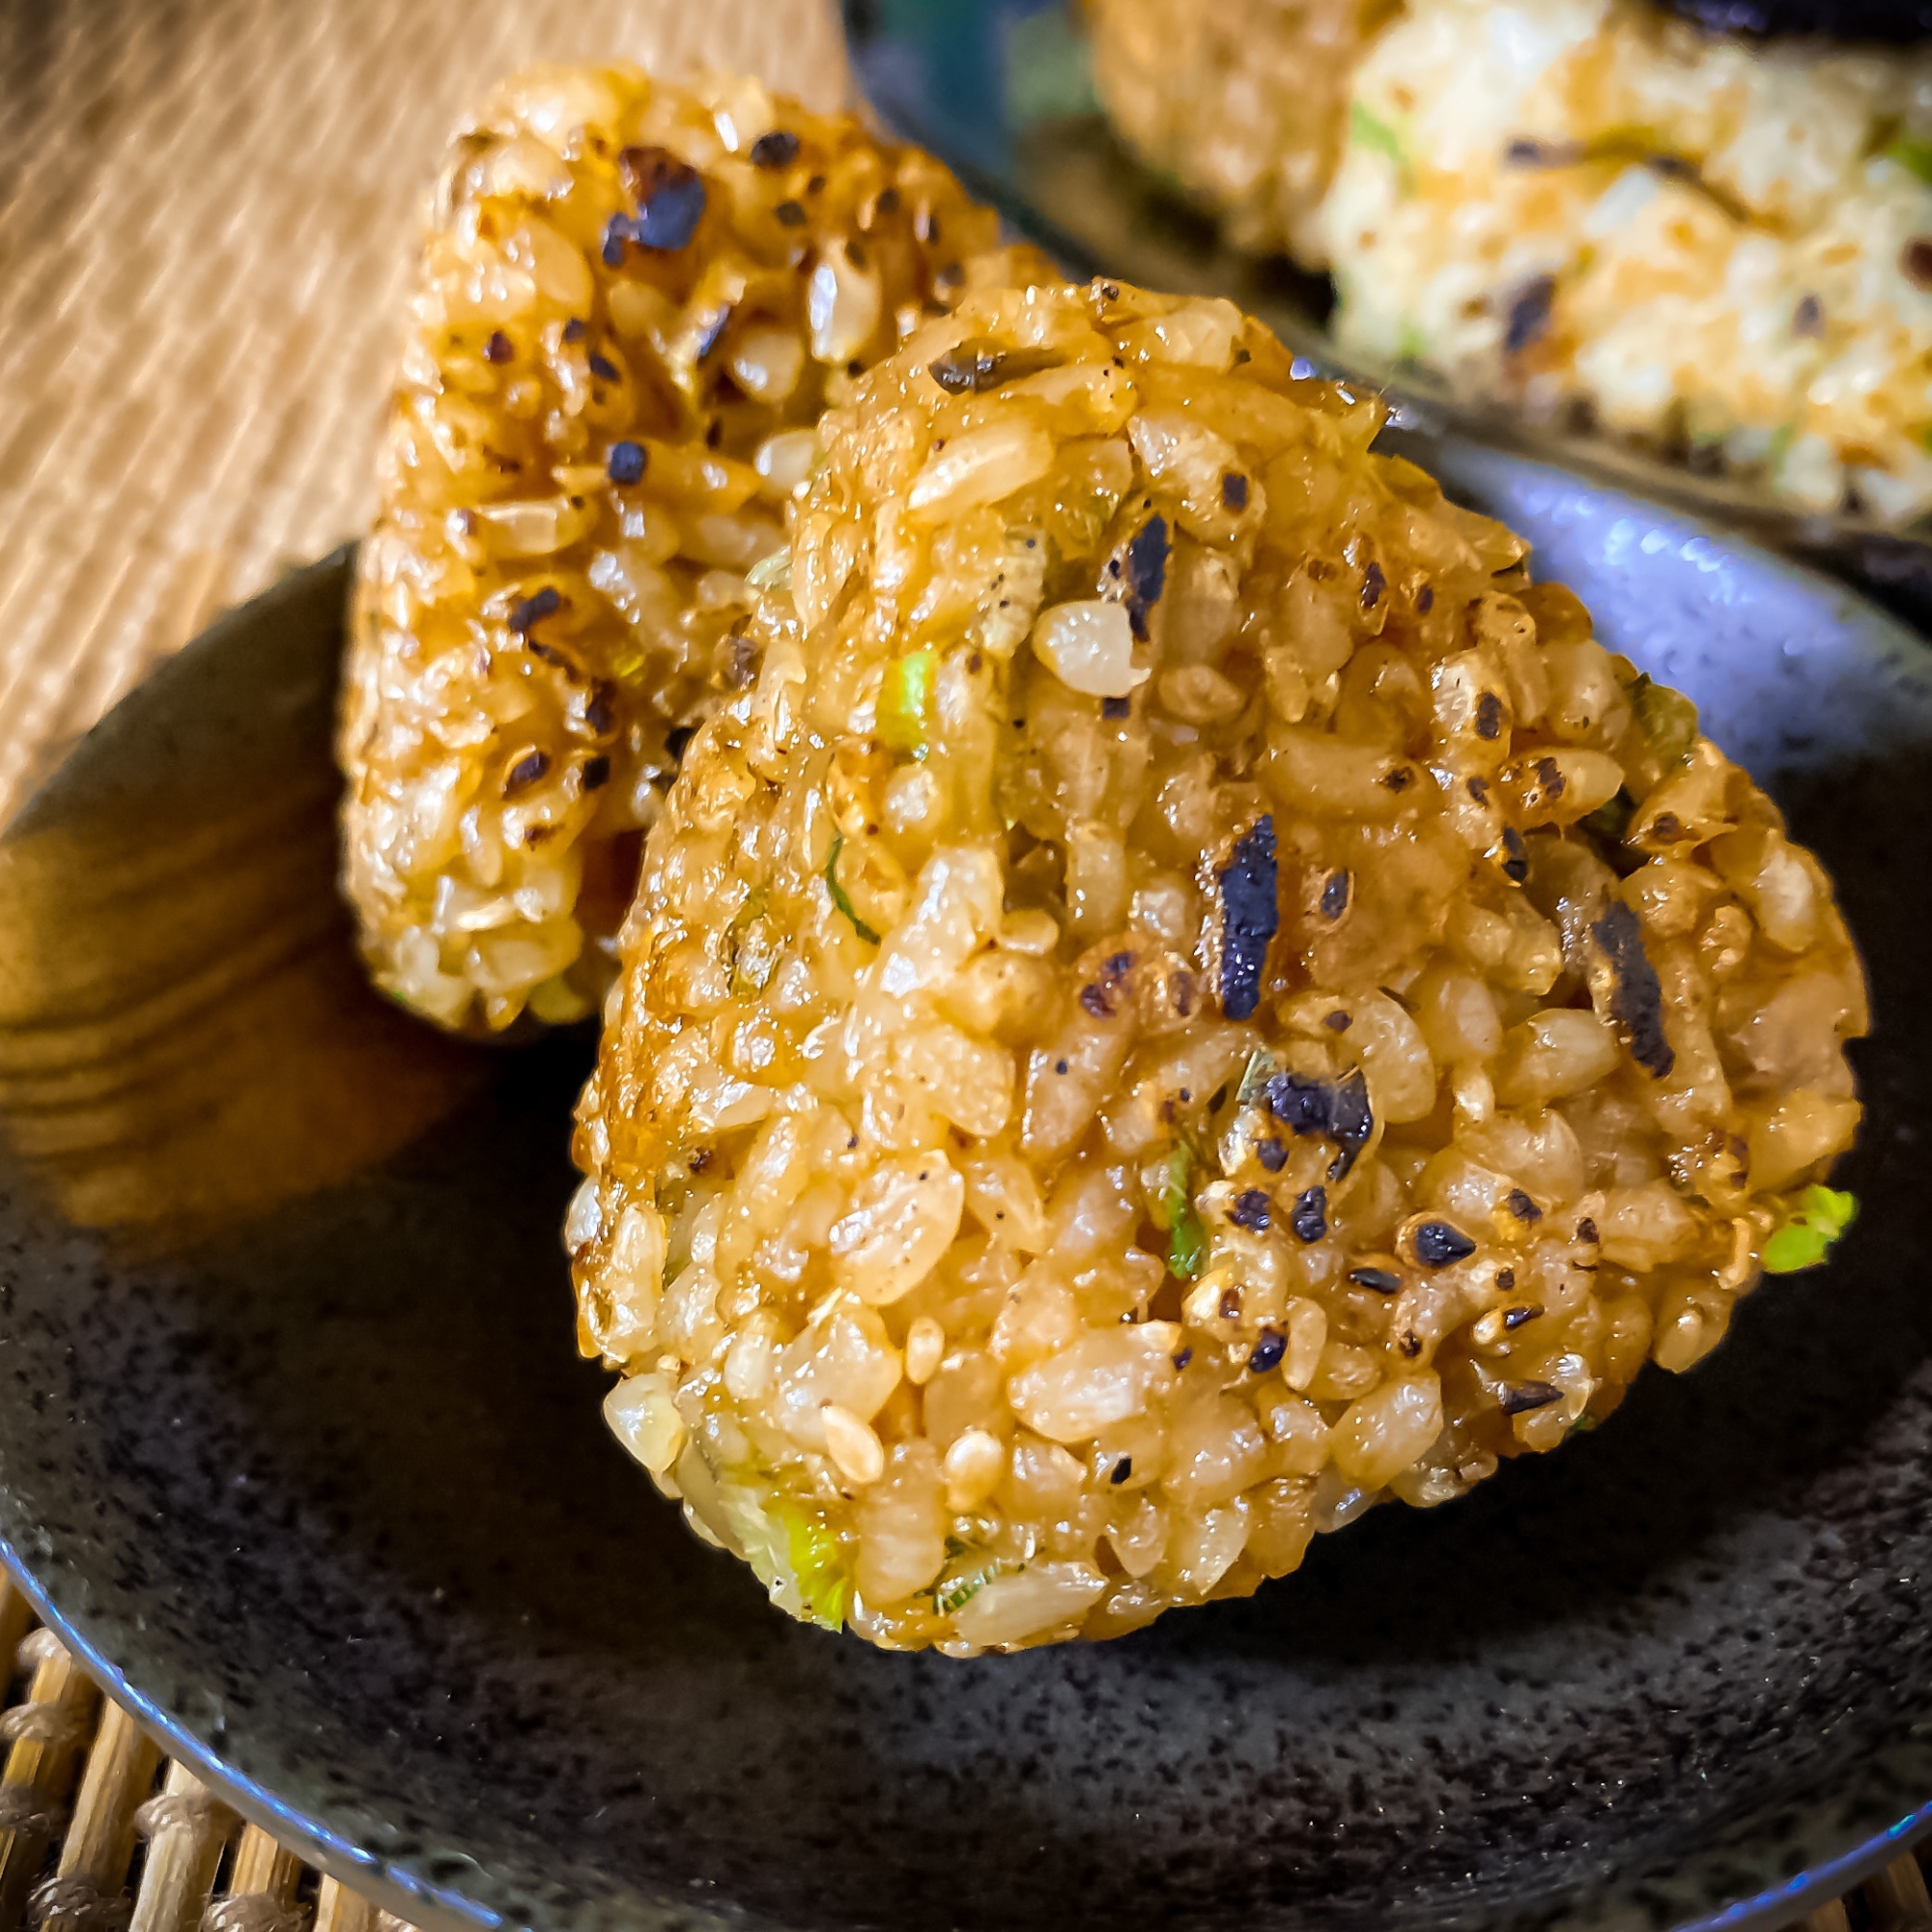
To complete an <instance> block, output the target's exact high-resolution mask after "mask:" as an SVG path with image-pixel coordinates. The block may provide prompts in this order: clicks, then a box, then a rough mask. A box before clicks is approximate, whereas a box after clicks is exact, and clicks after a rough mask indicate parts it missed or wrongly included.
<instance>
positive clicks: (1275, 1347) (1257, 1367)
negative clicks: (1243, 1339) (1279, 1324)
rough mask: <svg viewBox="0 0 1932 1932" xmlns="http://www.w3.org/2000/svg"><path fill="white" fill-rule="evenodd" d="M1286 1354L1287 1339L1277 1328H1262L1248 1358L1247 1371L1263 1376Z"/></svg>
mask: <svg viewBox="0 0 1932 1932" xmlns="http://www.w3.org/2000/svg"><path fill="white" fill-rule="evenodd" d="M1287 1353H1288V1337H1287V1336H1286V1335H1284V1334H1283V1333H1282V1332H1281V1330H1280V1329H1279V1328H1264V1329H1263V1330H1262V1332H1261V1335H1260V1337H1259V1338H1258V1339H1257V1340H1256V1342H1255V1346H1254V1351H1253V1352H1252V1353H1251V1354H1250V1355H1249V1356H1248V1368H1249V1370H1250V1371H1251V1372H1252V1373H1253V1374H1255V1375H1258V1376H1264V1375H1266V1374H1267V1372H1268V1371H1269V1370H1270V1369H1271V1368H1273V1367H1274V1366H1275V1365H1276V1364H1277V1363H1278V1362H1279V1361H1280V1360H1281V1358H1282V1357H1283V1356H1284V1355H1285V1354H1287Z"/></svg>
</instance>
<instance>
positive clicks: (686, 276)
mask: <svg viewBox="0 0 1932 1932" xmlns="http://www.w3.org/2000/svg"><path fill="white" fill-rule="evenodd" d="M1041 272H1044V264H1043V263H1042V262H1041V261H1040V260H1039V258H1037V256H1034V255H1033V254H1032V253H1031V251H1028V250H1024V249H1015V250H1007V249H1002V248H1000V247H999V246H998V236H997V224H996V223H995V221H994V218H993V216H992V215H991V214H990V213H987V212H986V211H985V210H983V209H980V208H978V207H975V206H974V205H973V204H972V203H971V202H970V201H968V200H967V199H966V197H965V196H964V195H963V194H962V192H961V191H960V188H959V185H958V184H957V183H956V182H954V181H953V180H952V176H950V175H949V174H948V173H947V172H946V171H945V169H943V168H942V167H940V166H939V165H938V163H937V162H935V161H933V160H931V159H929V158H928V157H927V156H923V155H921V154H919V153H917V152H916V151H913V150H910V149H902V148H896V147H893V146H891V145H889V144H887V143H884V142H881V141H878V140H875V139H874V138H872V137H871V136H870V135H868V134H867V133H866V132H865V131H864V130H863V129H862V128H860V127H859V126H858V125H857V124H856V123H855V122H853V121H851V120H849V119H845V118H837V119H827V118H824V117H821V116H817V115H812V114H808V113H807V112H806V111H805V110H804V109H803V108H801V107H800V106H798V105H797V103H796V102H793V101H788V100H781V99H772V98H771V97H770V96H768V95H766V94H765V92H764V91H763V90H762V89H761V88H760V87H758V86H757V85H756V84H755V83H753V82H749V81H732V82H720V83H717V84H714V85H709V86H704V87H699V88H697V89H696V90H694V91H686V90H682V89H677V88H671V87H666V86H662V85H658V84H656V83H653V82H651V81H649V80H647V79H646V78H645V77H644V76H643V75H642V74H641V73H639V71H636V70H634V69H626V68H586V69H556V70H544V71H536V72H532V73H527V74H524V75H522V76H520V77H518V78H516V79H514V80H511V81H509V82H508V83H506V84H505V85H504V87H502V88H501V89H500V90H499V91H498V92H497V95H496V96H495V97H494V98H493V99H491V100H490V101H489V102H488V103H487V104H486V105H485V107H484V109H483V111H482V112H481V114H480V115H478V117H477V118H476V120H475V121H474V122H473V123H471V125H470V126H469V127H468V128H465V129H464V130H463V131H462V132H461V133H460V134H459V135H458V136H457V138H456V141H455V145H454V148H453V151H452V153H451V156H450V159H449V164H448V167H447V169H446V171H445V173H444V176H443V179H442V183H441V185H440V189H439V190H438V195H437V201H436V209H435V216H434V221H433V224H432V228H431V233H430V236H429V239H428V241H427V242H426V244H425V246H424V251H423V258H422V266H421V272H420V276H419V279H418V285H417V289H416V294H415V298H414V300H413V303H412V313H411V333H410V339H409V342H408V346H407V348H406V350H405V353H404V356H403V364H402V370H401V375H400V379H399V382H398V386H397V391H396V396H395V401H394V405H393V408H392V411H391V416H390V422H389V431H388V438H387V443H386V446H385V450H384V460H383V469H382V476H381V495H382V507H381V514H380V518H379V521H378V524H377V527H376V530H375V533H374V534H373V535H372V536H371V537H370V538H369V540H368V541H367V542H366V543H365V544H364V545H363V546H362V552H361V560H360V568H359V581H358V585H357V592H356V604H355V621H354V643H353V647H352V651H351V656H350V666H349V680H348V694H349V695H348V698H347V703H346V707H345V713H344V718H343V723H342V731H341V753H342V761H343V765H344V768H345V770H346V771H347V773H348V776H349V780H350V792H349V798H348V803H347V806H346V809H345V813H344V836H345V859H344V867H343V876H344V884H345V887H346V890H347V892H348V895H349V896H350V898H351V900H352V901H353V902H354V904H355V910H356V912H357V914H358V916H359V919H360V922H361V930H362V944H363V949H364V951H365V952H366V953H367V955H368V958H369V961H370V964H371V966H372V967H373V969H374V971H375V975H376V978H377V980H379V981H380V982H381V984H382V985H383V986H384V988H386V989H387V990H388V991H389V992H390V993H392V994H394V995H395V997H396V998H398V999H399V1000H401V1001H403V1002H404V1003H405V1004H406V1005H409V1006H411V1007H413V1008H414V1009H416V1010H418V1011H419V1012H422V1013H424V1014H426V1015H427V1016H429V1017H430V1018H432V1019H435V1020H437V1021H439V1022H440V1023H441V1024H442V1025H444V1026H449V1027H456V1028H466V1029H469V1030H498V1029H501V1028H503V1027H506V1026H509V1025H510V1024H511V1023H513V1022H514V1021H515V1020H516V1019H517V1018H518V1017H519V1015H521V1014H522V1013H524V1012H526V1011H528V1012H529V1013H531V1014H532V1015H533V1016H534V1017H535V1018H536V1019H538V1020H544V1021H566V1020H571V1019H576V1018H581V1017H582V1016H583V1015H584V1014H586V1013H588V1012H590V1011H592V1010H593V1009H595V1007H596V1005H597V1003H598V1002H599V1000H601V998H602V996H603V991H604V988H605V986H606V984H607V983H608V981H609V980H610V977H611V971H612V962H611V937H612V935H613V934H614V932H615V930H616V927H617V924H618V922H619V920H620V919H621V918H622V915H623V908H624V906H625V904H626V902H627V901H628V899H629V896H630V893H631V889H632V886H633V885H634V883H635V881H636V875H637V861H638V845H639V835H640V834H641V832H642V831H643V829H644V827H645V826H647V825H648V824H649V823H650V821H651V819H652V817H653V816H654V815H655V813H656V811H657V809H658V802H659V800H660V798H661V797H662V795H663V790H664V787H665V786H666V785H667V784H668V782H669V781H670V778H671V775H672V773H673V771H674V770H675V768H676V763H677V755H678V752H679V750H680V748H681V746H682V744H683V742H684V740H685V739H686V738H687V737H688V736H689V734H690V731H691V729H692V727H693V726H694V725H696V724H697V723H698V722H699V721H700V720H701V719H702V718H703V717H704V716H705V715H706V713H707V712H708V711H709V709H710V708H711V707H712V706H713V705H714V704H715V703H716V702H717V701H718V698H719V696H720V695H721V694H722V693H725V692H727V691H730V690H733V689H736V688H739V687H740V686H742V685H743V684H744V682H745V681H746V680H747V679H748V678H749V677H750V676H751V667H752V653H751V646H750V645H749V643H748V642H747V639H746V632H745V623H746V618H747V615H748V612H749V610H750V605H751V601H752V597H753V587H752V586H753V583H754V582H756V581H757V579H758V573H759V569H760V566H761V565H764V566H767V567H769V565H770V564H771V563H772V561H773V560H774V559H780V560H781V559H782V554H783V552H782V543H783V529H782V525H781V512H782V506H783V504H784V502H785V500H786V499H787V497H789V495H790V493H791V492H792V491H793V490H794V489H795V488H797V487H798V485H799V484H800V483H801V482H802V481H803V480H804V478H805V476H806V475H807V473H808V471H809V470H810V466H811V462H812V452H813V447H814V444H813V440H812V425H813V423H814V422H815V421H816V419H817V416H818V414H819V412H820V411H821V410H822V409H823V407H824V406H825V403H826V402H827V400H828V399H836V398H838V397H839V396H841V395H842V394H844V393H845V390H846V389H847V387H848V386H849V384H850V382H851V378H852V375H853V374H854V373H855V372H856V371H857V370H859V369H861V368H863V367H864V366H865V365H866V364H867V363H869V362H871V361H874V360H876V359H877V358H878V357H879V356H880V355H883V354H884V353H886V352H887V351H888V350H890V349H892V348H893V347H894V346H895V344H896V343H897V342H898V341H899V340H900V338H901V337H902V336H903V335H905V334H906V333H907V332H908V331H909V330H910V329H912V328H914V327H918V326H919V325H920V324H921V323H923V322H924V321H925V320H927V319H928V318H929V317H930V316H931V315H932V314H934V313H936V312H939V311H941V310H943V309H944V308H945V306H946V305H947V304H949V303H950V302H952V301H953V300H956V299H957V298H958V297H959V296H960V295H961V294H963V293H964V292H965V291H966V290H967V289H968V288H969V287H972V286H975V285H977V284H980V283H982V282H987V281H998V280H1003V279H1007V278H1009V277H1014V276H1017V277H1020V278H1029V277H1031V276H1034V275H1037V274H1038V273H1041Z"/></svg>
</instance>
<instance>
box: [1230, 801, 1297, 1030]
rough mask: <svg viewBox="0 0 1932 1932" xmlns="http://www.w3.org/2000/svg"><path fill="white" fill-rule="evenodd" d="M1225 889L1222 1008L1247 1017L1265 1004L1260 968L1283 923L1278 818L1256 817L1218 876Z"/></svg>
mask: <svg viewBox="0 0 1932 1932" xmlns="http://www.w3.org/2000/svg"><path fill="white" fill-rule="evenodd" d="M1216 881H1217V883H1218V884H1219V886H1220V888H1221V1010H1222V1011H1223V1012H1225V1013H1226V1014H1227V1015H1228V1017H1229V1018H1230V1019H1231V1020H1244V1019H1247V1018H1249V1017H1250V1016H1251V1015H1252V1014H1253V1012H1254V1010H1255V1008H1256V1007H1257V1006H1258V1005H1259V1004H1260V1003H1261V996H1262V967H1263V966H1264V963H1265V962H1266V959H1267V950H1268V942H1269V941H1270V940H1271V939H1273V937H1274V935H1275V928H1276V926H1278V925H1279V924H1280V923H1281V908H1280V905H1279V903H1278V900H1277V894H1278V880H1277V875H1276V870H1275V853H1274V819H1273V817H1272V816H1271V815H1270V814H1268V813H1265V812H1264V813H1263V815H1262V816H1261V817H1260V818H1258V819H1256V820H1255V822H1254V825H1253V827H1252V828H1251V829H1250V830H1249V831H1248V832H1247V834H1246V835H1245V836H1244V837H1243V838H1240V839H1239V840H1238V841H1237V842H1236V846H1235V849H1234V851H1233V853H1232V854H1231V855H1230V857H1229V862H1228V864H1227V866H1225V867H1223V868H1222V870H1221V871H1220V872H1219V873H1217V874H1216Z"/></svg>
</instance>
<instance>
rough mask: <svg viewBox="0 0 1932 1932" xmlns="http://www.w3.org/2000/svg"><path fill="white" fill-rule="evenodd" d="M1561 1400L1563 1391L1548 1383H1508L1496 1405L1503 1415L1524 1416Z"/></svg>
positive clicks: (1498, 1397)
mask: <svg viewBox="0 0 1932 1932" xmlns="http://www.w3.org/2000/svg"><path fill="white" fill-rule="evenodd" d="M1562 1400H1563V1391H1562V1390H1561V1389H1560V1388H1557V1387H1555V1386H1553V1385H1552V1384H1551V1383H1549V1382H1510V1383H1507V1384H1506V1385H1505V1386H1504V1388H1503V1391H1502V1393H1501V1394H1500V1395H1499V1396H1497V1398H1496V1403H1497V1406H1499V1407H1500V1408H1501V1409H1502V1412H1503V1413H1504V1414H1505V1415H1526V1414H1528V1412H1529V1411H1530V1410H1531V1409H1532V1408H1548V1406H1549V1405H1550V1404H1551V1403H1552V1402H1561V1401H1562Z"/></svg>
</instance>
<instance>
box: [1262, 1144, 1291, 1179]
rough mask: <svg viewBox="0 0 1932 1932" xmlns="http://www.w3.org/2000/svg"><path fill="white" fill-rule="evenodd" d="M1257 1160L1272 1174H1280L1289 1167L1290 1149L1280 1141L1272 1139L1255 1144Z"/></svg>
mask: <svg viewBox="0 0 1932 1932" xmlns="http://www.w3.org/2000/svg"><path fill="white" fill-rule="evenodd" d="M1255 1158H1256V1159H1257V1160H1258V1161H1260V1162H1261V1164H1262V1165H1263V1166H1264V1168H1266V1169H1267V1171H1268V1172H1269V1173H1270V1174H1279V1173H1280V1172H1281V1171H1282V1169H1283V1168H1285V1167H1286V1166H1287V1165H1288V1149H1287V1148H1286V1147H1285V1146H1284V1145H1283V1144H1282V1143H1281V1142H1280V1141H1278V1140H1275V1139H1273V1138H1272V1137H1270V1138H1269V1139H1267V1140H1264V1141H1257V1142H1256V1143H1255Z"/></svg>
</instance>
